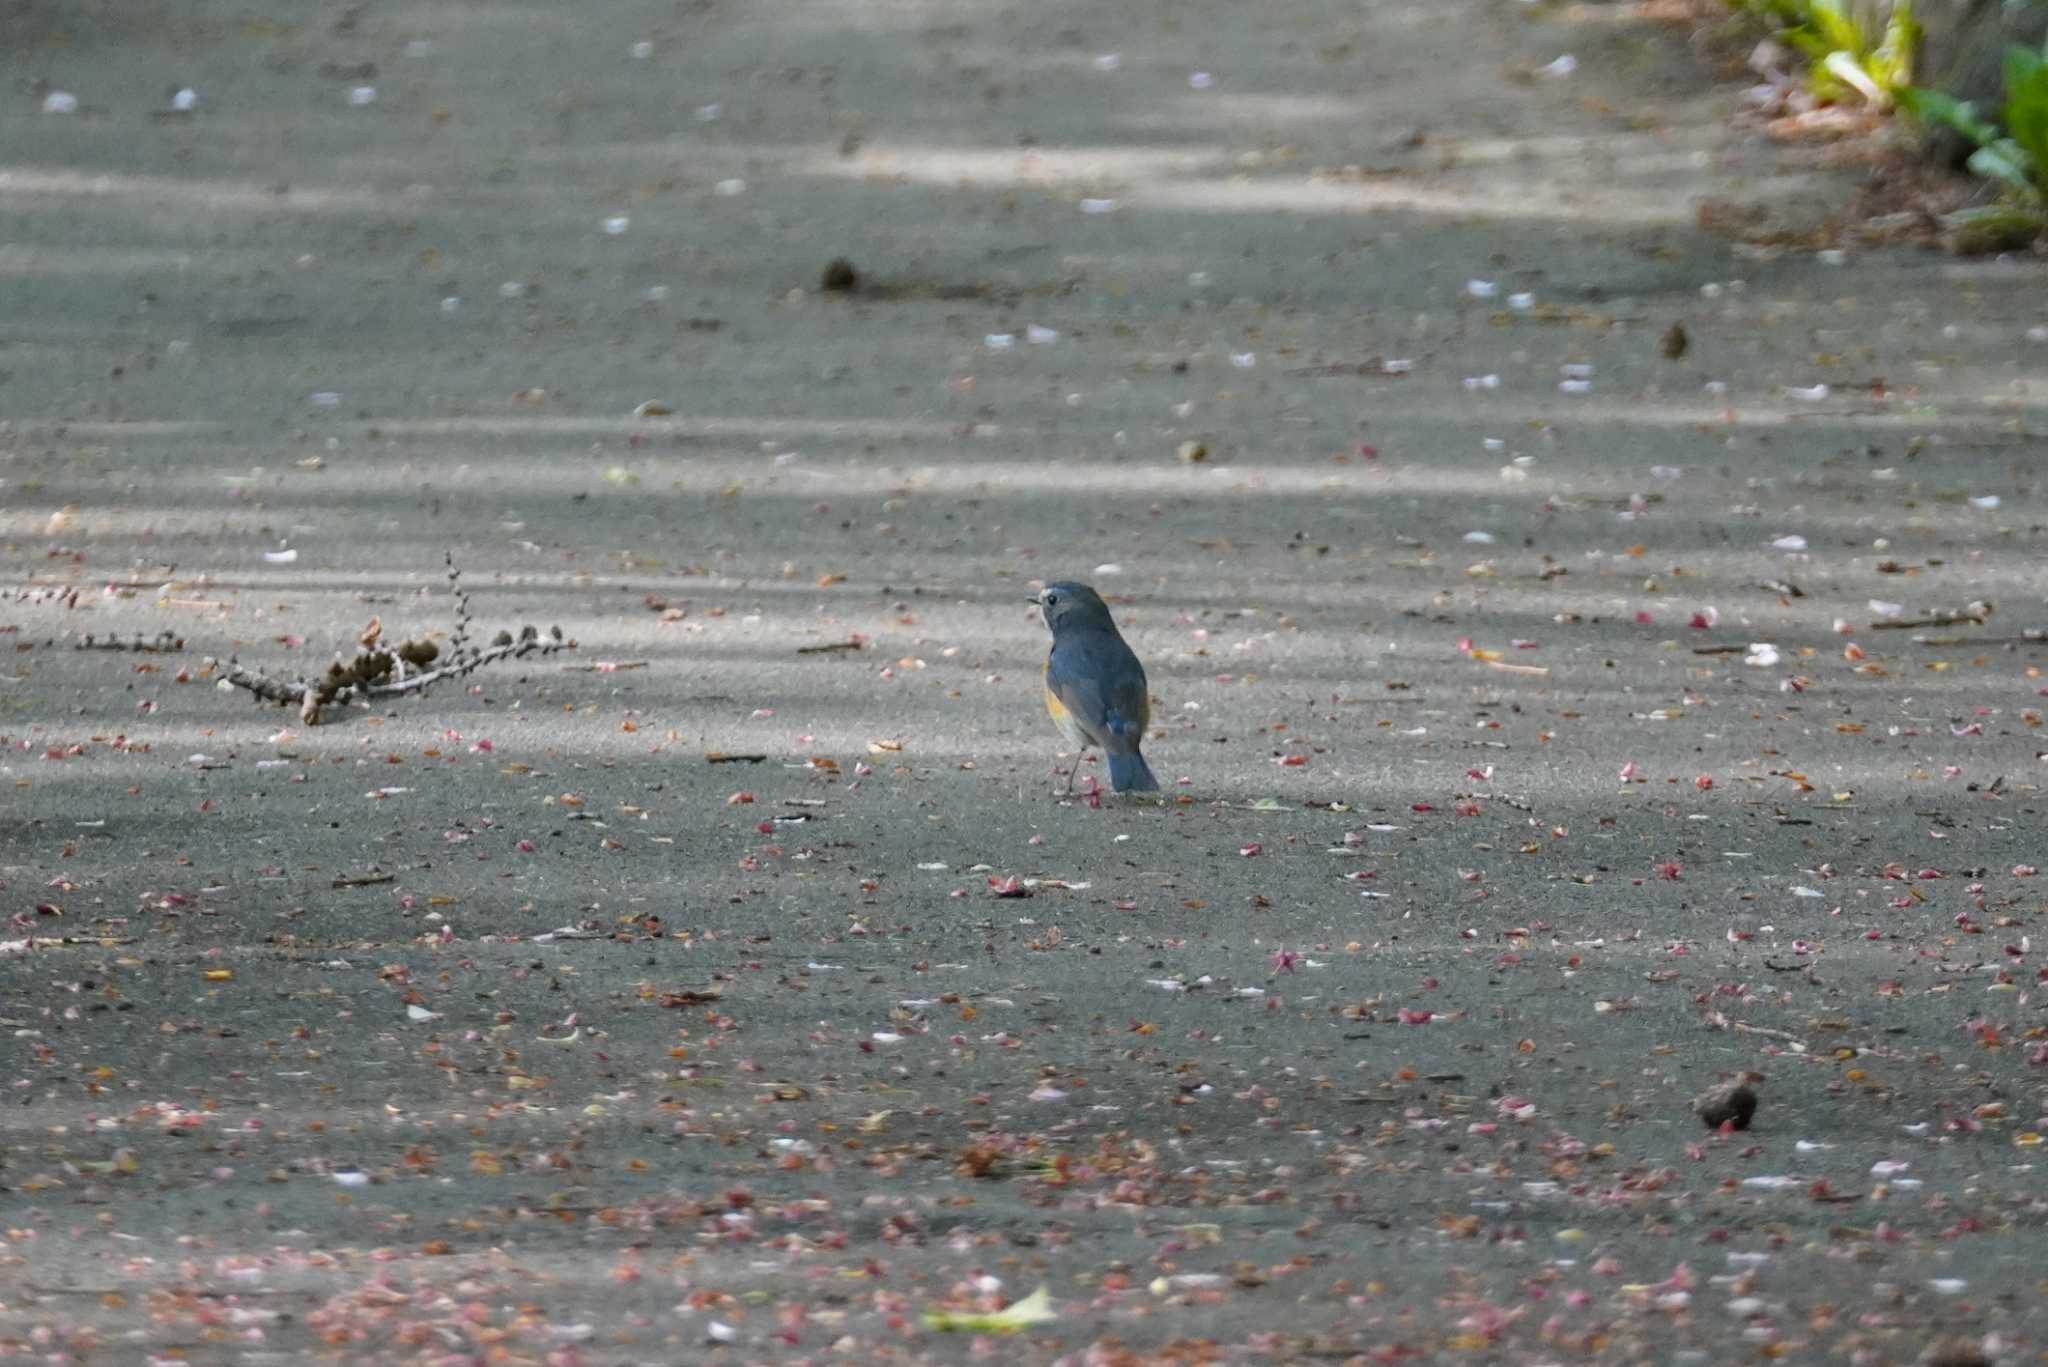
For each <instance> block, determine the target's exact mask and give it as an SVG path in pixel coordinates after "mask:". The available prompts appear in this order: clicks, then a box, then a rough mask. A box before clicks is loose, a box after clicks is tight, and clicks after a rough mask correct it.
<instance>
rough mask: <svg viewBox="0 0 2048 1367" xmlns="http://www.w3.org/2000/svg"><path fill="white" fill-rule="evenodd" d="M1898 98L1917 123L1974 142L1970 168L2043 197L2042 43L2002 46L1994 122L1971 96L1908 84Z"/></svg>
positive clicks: (2046, 88) (2047, 106) (2046, 82)
mask: <svg viewBox="0 0 2048 1367" xmlns="http://www.w3.org/2000/svg"><path fill="white" fill-rule="evenodd" d="M1899 98H1900V103H1901V104H1902V105H1904V107H1905V109H1906V112H1907V113H1909V114H1911V115H1912V116H1913V117H1914V118H1916V119H1918V120H1920V122H1922V123H1924V124H1929V125H1939V126H1941V127H1945V128H1952V129H1954V130H1955V131H1956V132H1958V133H1960V134H1962V135H1963V136H1964V137H1965V138H1968V139H1969V140H1970V141H1971V142H1972V143H1975V144H1976V147H1977V150H1976V151H1974V152H1972V153H1971V154H1970V161H1969V167H1970V170H1971V171H1973V172H1975V173H1976V174H1977V175H1980V176H1983V177H1985V178H1986V179H1988V180H1996V181H2001V182H2003V183H2004V184H2005V185H2007V186H2009V187H2011V188H2012V189H2013V190H2016V191H2018V192H2019V193H2020V194H2022V195H2025V196H2027V197H2028V198H2029V199H2031V200H2034V201H2036V202H2043V201H2048V44H2044V45H2043V47H2042V49H2041V50H2040V51H2038V52H2037V51H2035V50H2034V49H2032V48H2026V47H2010V48H2007V49H2006V53H2005V107H2004V108H2003V109H2002V110H2001V111H2000V115H1999V118H2000V122H1999V123H1993V122H1991V121H1990V120H1988V119H1986V118H1985V117H1984V116H1983V115H1981V114H1979V113H1978V112H1977V106H1976V104H1975V103H1974V102H1973V101H1970V100H1959V99H1957V98H1955V97H1954V96H1953V95H1947V94H1944V93H1943V92H1941V91H1939V90H1922V89H1920V88H1918V87H1909V88H1908V89H1906V90H1904V91H1902V92H1900V96H1899ZM2001 125H2002V126H2001Z"/></svg>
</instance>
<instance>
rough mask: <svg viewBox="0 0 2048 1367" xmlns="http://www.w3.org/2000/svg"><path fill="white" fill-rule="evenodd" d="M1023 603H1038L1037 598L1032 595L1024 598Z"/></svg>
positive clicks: (1035, 595)
mask: <svg viewBox="0 0 2048 1367" xmlns="http://www.w3.org/2000/svg"><path fill="white" fill-rule="evenodd" d="M1024 601H1025V602H1027V603H1036V602H1038V601H1039V598H1038V595H1037V594H1035V593H1034V594H1032V595H1031V596H1030V597H1029V598H1026V599H1025V600H1024Z"/></svg>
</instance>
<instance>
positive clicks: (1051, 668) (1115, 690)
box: [1045, 632, 1152, 749]
mask: <svg viewBox="0 0 2048 1367" xmlns="http://www.w3.org/2000/svg"><path fill="white" fill-rule="evenodd" d="M1045 687H1046V691H1047V692H1049V693H1051V694H1052V695H1053V696H1054V697H1055V698H1057V699H1058V700H1059V703H1060V706H1062V707H1064V708H1066V710H1067V711H1068V713H1069V714H1071V715H1072V717H1073V719H1074V722H1075V723H1076V724H1077V725H1078V726H1080V727H1081V729H1082V730H1083V732H1085V733H1086V734H1087V735H1088V736H1089V737H1090V738H1091V739H1092V740H1094V742H1095V743H1096V744H1097V745H1100V746H1107V745H1109V744H1111V743H1116V744H1117V746H1118V748H1119V749H1121V748H1123V747H1125V746H1128V745H1131V744H1134V743H1135V742H1136V741H1137V740H1138V739H1140V738H1142V737H1143V736H1144V734H1145V727H1146V726H1147V725H1148V724H1149V723H1150V721H1151V711H1152V707H1151V699H1150V698H1149V697H1148V696H1147V694H1146V691H1145V667H1144V666H1143V665H1141V664H1139V663H1138V657H1137V656H1136V655H1134V654H1132V653H1131V648H1130V647H1129V646H1128V645H1125V644H1124V641H1123V638H1122V637H1120V636H1117V635H1115V634H1114V633H1104V632H1088V633H1086V634H1081V635H1074V636H1072V637H1071V638H1070V639H1062V640H1061V641H1060V642H1059V643H1058V644H1056V645H1055V646H1054V647H1053V651H1052V656H1051V658H1050V659H1048V660H1047V661H1046V667H1045Z"/></svg>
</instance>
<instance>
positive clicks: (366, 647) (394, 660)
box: [206, 556, 576, 726]
mask: <svg viewBox="0 0 2048 1367" xmlns="http://www.w3.org/2000/svg"><path fill="white" fill-rule="evenodd" d="M448 581H449V583H450V585H452V586H453V589H454V593H455V631H454V634H453V636H452V638H451V639H450V642H449V650H448V655H447V658H446V659H442V657H441V647H439V646H437V645H435V644H434V643H433V642H432V641H425V640H409V641H400V642H399V643H398V644H397V645H395V646H386V645H383V644H382V643H381V642H382V638H383V631H384V627H383V623H382V622H380V621H379V620H378V619H376V618H374V617H373V618H371V619H370V624H369V625H368V626H366V627H364V628H363V631H362V635H361V636H360V637H359V638H358V640H359V642H360V644H361V647H362V648H361V649H360V650H358V651H357V652H356V654H355V657H354V658H353V659H347V660H344V659H342V658H341V657H340V656H336V657H335V660H334V663H333V664H331V665H329V666H328V667H327V672H326V674H324V675H322V676H321V677H320V678H318V679H304V678H295V679H280V678H276V677H274V676H272V675H269V674H264V673H261V672H259V671H257V670H253V669H245V668H244V667H243V666H242V664H241V663H240V662H239V661H238V660H235V659H233V658H230V659H229V660H227V662H226V663H225V664H223V663H221V662H219V661H216V660H213V659H208V660H207V661H206V664H207V666H208V667H210V668H217V669H219V670H220V671H221V674H220V677H221V679H222V680H223V681H224V682H226V683H228V684H230V685H232V686H233V687H236V688H241V689H246V690H248V691H249V692H250V693H252V694H254V695H255V696H256V697H258V698H261V699H263V700H264V701H265V702H274V703H277V704H279V705H280V706H284V707H291V706H297V707H298V709H299V720H300V721H302V722H304V723H305V724H306V725H307V726H318V725H319V724H320V715H321V712H322V711H323V710H324V709H326V708H328V707H330V706H345V705H347V704H349V703H355V704H358V705H360V706H363V707H368V706H369V705H370V704H371V703H373V702H375V701H377V700H378V699H381V698H396V697H402V696H404V695H405V694H407V693H418V692H421V691H423V690H425V689H428V688H432V687H433V686H434V685H435V684H437V683H444V682H446V681H448V680H450V679H461V678H467V677H468V676H469V675H471V674H474V673H476V671H478V670H479V669H482V668H484V667H485V666H486V665H492V664H496V663H498V662H499V661H500V660H519V659H524V658H525V657H527V656H529V655H553V654H555V653H556V652H558V651H563V650H574V649H575V648H576V643H575V642H574V641H571V640H569V639H567V638H566V637H564V636H563V635H562V629H561V628H560V627H549V628H548V632H547V635H545V636H543V635H542V634H541V633H540V630H539V628H537V627H533V626H524V627H521V628H520V629H519V634H518V635H517V636H516V637H515V636H514V635H513V634H512V633H511V632H509V631H501V632H499V633H498V634H497V636H496V637H495V638H493V639H492V641H491V643H490V645H488V646H486V647H484V648H482V649H478V648H477V647H476V646H474V645H472V644H471V642H470V635H469V628H470V613H469V595H468V594H467V593H465V592H464V591H463V589H462V575H461V571H459V570H457V569H456V568H455V560H454V557H453V556H450V557H449V560H448ZM437 660H439V661H440V663H439V664H438V665H437V664H436V663H435V662H436V661H437Z"/></svg>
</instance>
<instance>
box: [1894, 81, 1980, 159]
mask: <svg viewBox="0 0 2048 1367" xmlns="http://www.w3.org/2000/svg"><path fill="white" fill-rule="evenodd" d="M1899 104H1900V106H1901V107H1903V108H1904V109H1905V111H1906V112H1907V113H1908V114H1911V115H1912V116H1913V117H1914V118H1916V119H1918V120H1919V121H1920V122H1921V123H1923V124H1926V125H1927V126H1928V127H1930V128H1933V127H1940V128H1953V129H1954V130H1955V131H1956V132H1958V133H1961V134H1962V135H1963V136H1964V137H1966V138H1968V139H1969V140H1970V141H1971V142H1974V143H1976V144H1977V145H1978V146H1979V147H1982V146H1984V145H1985V144H1986V143H1990V142H1996V141H1997V140H1998V128H1997V126H1996V125H1995V124H1990V123H1986V122H1985V121H1984V119H1983V118H1982V117H1980V116H1979V115H1978V113H1977V106H1976V105H1974V104H1972V103H1971V102H1970V101H1968V100H1959V99H1957V98H1956V97H1955V96H1953V95H1950V94H1947V93H1945V92H1943V91H1939V90H1928V89H1926V88H1925V87H1923V86H1917V85H1915V86H1908V87H1906V88H1905V89H1904V90H1901V91H1900V92H1899Z"/></svg>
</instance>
